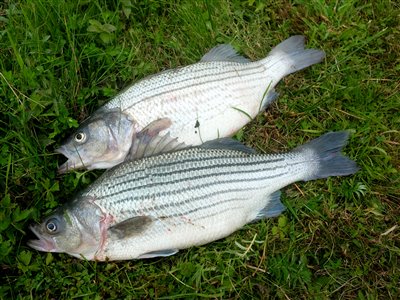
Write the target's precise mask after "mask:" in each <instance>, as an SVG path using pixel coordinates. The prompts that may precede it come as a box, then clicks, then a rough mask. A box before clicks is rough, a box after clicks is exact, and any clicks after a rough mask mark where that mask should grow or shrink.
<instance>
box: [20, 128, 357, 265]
mask: <svg viewBox="0 0 400 300" xmlns="http://www.w3.org/2000/svg"><path fill="white" fill-rule="evenodd" d="M348 136H349V132H348V131H339V132H329V133H326V134H324V135H322V136H321V137H319V138H317V139H314V140H312V141H310V142H308V143H307V144H304V145H301V146H298V147H297V148H295V149H293V150H292V151H290V152H287V153H281V154H272V155H271V154H258V153H255V151H254V150H253V149H251V148H248V147H246V146H245V145H243V144H241V143H240V142H238V141H235V140H233V139H229V138H225V139H219V140H216V141H210V142H206V143H204V144H202V145H200V146H197V147H189V148H184V149H180V150H177V151H174V152H169V153H162V154H159V155H156V156H150V157H144V158H141V159H137V160H132V161H127V162H124V163H122V164H119V165H117V166H116V167H114V168H111V169H109V170H107V171H105V172H104V173H103V175H102V176H100V177H99V178H98V179H97V180H96V181H95V182H94V183H93V184H92V185H89V186H88V188H87V189H86V190H84V191H83V192H81V193H80V194H78V195H77V196H76V197H75V198H74V199H73V200H72V202H69V203H67V204H65V205H64V206H61V207H60V208H58V209H57V210H56V211H55V212H54V213H53V214H52V215H50V216H49V217H47V218H45V219H44V220H43V222H42V223H40V224H34V225H31V226H30V229H31V231H32V232H33V233H34V234H35V235H36V237H37V239H34V240H30V241H29V242H28V245H29V246H30V247H32V248H34V249H36V250H39V251H45V252H60V253H67V254H69V255H71V256H74V257H77V258H81V259H86V260H95V261H115V260H131V259H144V258H153V257H165V256H170V255H173V254H176V253H177V252H178V251H179V250H181V249H185V248H189V247H192V246H196V245H203V244H207V243H210V242H213V241H216V240H219V239H222V238H224V237H226V236H228V235H230V234H232V233H233V232H235V231H236V230H239V229H240V228H242V227H243V226H244V225H246V224H248V223H253V222H256V221H259V220H263V219H266V218H271V217H276V216H278V215H280V214H281V213H282V212H283V211H284V210H285V207H284V205H283V204H282V202H281V201H280V195H281V191H280V190H281V189H282V188H284V187H285V186H287V185H289V184H291V183H294V182H297V181H309V180H316V179H320V178H326V177H329V176H345V175H350V174H353V173H355V172H356V171H357V170H358V166H357V164H356V162H355V161H353V160H351V159H350V158H348V157H346V156H344V155H343V154H341V149H342V148H343V147H344V146H345V144H346V143H347V140H348Z"/></svg>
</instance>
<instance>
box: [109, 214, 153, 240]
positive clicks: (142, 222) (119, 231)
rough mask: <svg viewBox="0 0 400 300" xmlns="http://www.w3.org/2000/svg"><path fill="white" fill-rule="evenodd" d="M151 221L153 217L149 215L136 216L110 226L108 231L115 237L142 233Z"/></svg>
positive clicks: (122, 237) (127, 236)
mask: <svg viewBox="0 0 400 300" xmlns="http://www.w3.org/2000/svg"><path fill="white" fill-rule="evenodd" d="M153 221H154V219H153V218H152V217H149V216H137V217H133V218H130V219H127V220H125V221H122V222H120V223H118V224H115V225H114V226H111V227H110V228H108V232H109V233H110V235H111V236H113V237H116V238H117V239H126V238H129V237H132V236H134V235H138V234H141V233H143V232H144V231H146V230H147V229H148V228H149V227H150V226H151V224H152V223H153Z"/></svg>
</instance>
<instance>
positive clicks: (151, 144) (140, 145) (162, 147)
mask: <svg viewBox="0 0 400 300" xmlns="http://www.w3.org/2000/svg"><path fill="white" fill-rule="evenodd" d="M170 126H171V121H170V119H168V118H163V119H158V120H155V121H153V122H151V123H150V124H149V125H147V126H146V127H145V128H143V130H141V131H140V132H138V133H137V134H136V136H135V138H134V141H133V143H132V147H131V149H130V151H129V154H128V155H127V156H126V158H125V160H126V161H130V160H135V159H139V158H142V157H147V156H153V155H156V154H160V153H166V152H171V151H176V150H179V149H182V148H186V147H187V146H186V145H185V144H184V143H181V142H179V141H178V139H176V138H172V137H171V136H170V134H169V133H167V134H165V135H163V136H161V135H160V134H159V133H160V132H161V131H163V130H165V129H168V128H169V127H170Z"/></svg>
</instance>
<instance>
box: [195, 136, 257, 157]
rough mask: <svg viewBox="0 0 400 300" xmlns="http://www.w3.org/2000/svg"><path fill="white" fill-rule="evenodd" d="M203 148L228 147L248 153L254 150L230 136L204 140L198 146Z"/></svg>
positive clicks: (253, 152) (252, 152)
mask: <svg viewBox="0 0 400 300" xmlns="http://www.w3.org/2000/svg"><path fill="white" fill-rule="evenodd" d="M199 147H200V148H204V149H228V150H235V151H241V152H245V153H249V154H255V153H256V151H255V150H254V149H252V148H250V147H247V146H246V145H243V144H242V143H241V142H239V141H237V140H234V139H231V138H221V139H216V140H212V141H208V142H205V143H204V144H202V145H200V146H199Z"/></svg>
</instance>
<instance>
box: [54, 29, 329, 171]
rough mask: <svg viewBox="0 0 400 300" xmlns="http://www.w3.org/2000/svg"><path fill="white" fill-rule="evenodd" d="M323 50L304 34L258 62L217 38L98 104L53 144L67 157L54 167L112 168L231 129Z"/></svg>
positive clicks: (230, 132) (316, 59)
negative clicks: (197, 54) (185, 61)
mask: <svg viewBox="0 0 400 300" xmlns="http://www.w3.org/2000/svg"><path fill="white" fill-rule="evenodd" d="M324 56H325V54H324V52H323V51H319V50H315V49H304V37H302V36H293V37H291V38H289V39H287V40H285V41H283V42H282V43H280V44H279V45H278V46H276V47H275V48H274V49H272V51H271V52H270V53H269V55H268V56H267V57H266V58H264V59H261V60H259V61H255V62H250V61H249V60H248V59H246V58H244V57H242V56H240V55H238V54H237V52H236V51H235V50H234V49H233V48H232V47H231V46H229V45H219V46H217V47H215V48H213V49H212V50H211V51H210V52H208V53H207V54H206V55H204V57H203V58H202V59H201V61H200V62H198V63H195V64H193V65H189V66H186V67H181V68H177V69H173V70H167V71H164V72H161V73H159V74H156V75H153V76H150V77H147V78H144V79H143V80H141V81H139V82H137V83H136V84H134V85H132V86H131V87H129V88H128V89H126V90H125V91H124V92H122V93H120V94H119V95H117V96H116V97H115V98H113V99H112V100H111V101H109V102H108V103H107V104H105V105H104V106H103V107H101V108H100V109H99V110H98V111H96V112H95V113H94V114H93V115H92V116H91V117H90V118H89V119H88V120H86V121H85V122H84V123H83V124H81V126H80V128H79V129H78V130H77V131H76V132H75V133H74V134H73V135H72V136H71V137H70V138H69V139H68V140H67V141H66V143H65V144H64V145H62V146H61V147H60V148H59V149H57V150H56V152H59V153H62V154H63V155H65V156H66V157H67V158H68V160H67V162H65V163H64V164H63V165H62V166H61V167H60V168H59V172H61V173H63V172H66V171H68V170H72V169H79V168H87V169H99V168H100V169H104V168H110V167H112V166H115V165H117V164H119V163H121V162H122V161H124V160H126V159H128V160H131V159H136V158H141V157H145V156H149V155H154V154H157V153H163V152H168V151H172V150H177V149H181V148H184V147H187V146H196V145H200V144H202V143H204V142H206V141H210V140H214V139H217V138H223V137H228V136H231V135H233V134H234V133H235V132H236V131H237V130H239V129H240V128H242V127H243V126H244V125H245V124H247V123H248V122H249V121H250V120H251V119H252V118H254V117H255V116H256V115H257V114H258V113H259V112H260V111H262V110H264V109H265V108H266V107H267V105H268V104H269V103H270V102H271V101H272V100H273V99H274V98H276V96H277V93H276V92H275V90H274V87H275V85H276V84H277V83H278V82H279V81H280V80H281V79H282V78H283V77H284V76H286V75H288V74H290V73H293V72H296V71H299V70H301V69H303V68H306V67H308V66H310V65H313V64H315V63H318V62H320V61H321V60H322V59H323V58H324Z"/></svg>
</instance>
